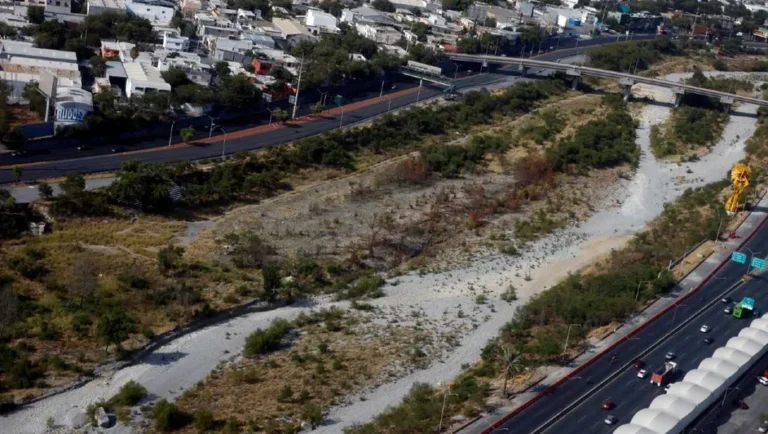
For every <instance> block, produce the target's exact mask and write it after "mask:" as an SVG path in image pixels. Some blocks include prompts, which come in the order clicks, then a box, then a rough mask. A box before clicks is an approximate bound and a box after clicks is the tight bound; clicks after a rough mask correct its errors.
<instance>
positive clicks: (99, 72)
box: [88, 56, 107, 77]
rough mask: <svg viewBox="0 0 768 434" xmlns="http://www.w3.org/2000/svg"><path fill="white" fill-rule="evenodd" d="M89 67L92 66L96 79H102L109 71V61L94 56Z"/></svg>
mask: <svg viewBox="0 0 768 434" xmlns="http://www.w3.org/2000/svg"><path fill="white" fill-rule="evenodd" d="M88 65H90V67H91V71H92V72H93V75H94V76H95V77H101V76H103V75H104V73H105V72H106V71H107V61H106V60H104V59H102V58H101V56H92V57H91V58H90V59H88Z"/></svg>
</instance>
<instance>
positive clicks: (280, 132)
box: [0, 34, 656, 184]
mask: <svg viewBox="0 0 768 434" xmlns="http://www.w3.org/2000/svg"><path fill="white" fill-rule="evenodd" d="M655 37H656V35H647V34H646V35H634V36H633V37H632V40H645V39H653V38H655ZM625 39H626V37H625V36H622V37H621V40H622V41H623V40H625ZM616 40H617V38H616V37H615V36H610V37H597V38H593V39H589V40H582V41H579V42H578V47H576V40H574V39H571V40H567V39H563V40H562V41H559V42H556V41H555V40H552V41H548V42H549V43H550V44H557V46H558V50H554V51H549V52H546V53H544V54H540V55H537V56H534V58H536V59H539V60H556V59H560V58H564V57H568V56H572V55H575V54H578V53H581V52H583V51H584V50H583V49H584V48H586V47H594V46H596V45H603V44H609V43H614V42H616ZM552 46H554V45H552ZM543 48H547V42H546V41H545V43H544V44H543ZM528 54H530V52H529V53H528ZM510 71H515V68H513V67H507V68H500V69H499V70H498V71H492V72H491V73H483V74H475V75H470V76H468V77H459V80H457V81H456V88H457V89H458V90H465V89H472V88H479V87H483V86H488V85H491V84H493V83H497V82H499V81H502V80H507V81H510V80H517V79H520V78H519V77H516V76H514V77H511V74H512V72H510ZM526 79H530V77H528V78H526ZM413 86H414V84H413V83H411V84H410V87H413ZM407 87H408V85H401V86H400V87H399V89H397V90H396V92H398V91H401V90H403V89H405V88H407ZM442 91H443V89H442V88H439V87H434V88H433V87H430V86H424V87H423V88H422V90H421V94H420V95H419V99H420V100H426V99H429V98H433V97H435V96H438V95H440V94H441V93H442ZM388 93H392V92H388ZM367 95H368V96H369V97H370V96H378V93H377V92H373V93H371V92H368V93H367ZM386 95H387V93H385V96H386ZM416 98H417V95H416V93H413V94H409V95H403V96H399V97H393V98H391V104H390V100H389V99H387V98H385V99H384V100H382V101H381V102H376V103H373V104H370V105H368V106H365V107H361V108H358V109H353V110H350V111H348V112H345V113H344V125H350V124H353V123H355V122H360V121H363V120H365V119H369V118H371V117H375V116H378V115H381V114H383V113H386V112H387V110H388V109H390V108H391V109H393V110H394V109H397V108H402V107H406V106H408V105H410V104H413V103H414V102H416ZM305 105H307V104H305ZM306 110H307V108H304V109H303V111H301V112H300V114H301V115H304V114H307V112H306ZM266 123H267V122H266V120H265V119H257V120H255V121H254V122H251V123H249V124H248V125H244V126H240V128H237V127H233V128H230V127H229V126H227V128H226V130H227V132H228V133H233V132H236V131H238V130H240V129H243V128H245V127H253V126H257V125H263V124H266ZM339 123H340V119H339V116H325V117H320V118H317V119H314V120H311V121H308V122H304V123H301V124H298V125H292V126H290V127H286V128H276V129H275V130H273V131H268V132H265V133H260V134H256V135H251V136H246V137H241V138H237V139H228V140H227V142H226V150H225V152H226V153H227V154H232V153H235V152H239V151H252V150H255V149H259V148H262V147H265V146H270V145H275V144H280V143H285V142H288V141H292V140H296V139H300V138H304V137H308V136H311V135H315V134H318V133H321V132H323V131H328V130H331V129H334V128H338V126H339ZM204 133H205V132H201V133H199V135H198V136H197V137H196V139H199V138H201V137H206V134H204ZM165 143H167V139H166V138H159V139H153V140H147V141H143V142H141V143H136V144H134V145H131V146H127V150H128V151H137V150H146V152H130V153H126V154H111V153H110V149H111V148H112V145H110V144H105V146H103V147H96V148H94V149H92V150H88V151H85V152H79V151H77V149H76V147H75V146H69V147H62V148H57V149H51V150H50V153H48V154H43V155H30V156H26V157H12V156H11V155H10V154H0V166H7V167H6V168H0V184H5V183H11V182H14V181H16V178H15V177H14V175H13V172H12V170H11V169H10V166H11V165H16V164H18V165H25V164H29V163H33V162H35V163H37V162H40V161H45V163H44V164H36V165H31V166H24V167H23V173H22V177H21V180H22V181H35V180H39V179H46V178H54V177H61V176H64V175H66V174H68V173H95V172H105V171H112V170H116V169H118V168H119V167H120V164H122V162H124V161H127V160H130V159H140V160H142V161H145V162H149V163H157V162H169V161H182V160H196V159H205V158H213V157H217V156H220V155H221V152H222V147H223V145H224V143H223V141H222V142H221V143H217V144H212V145H205V146H193V147H174V148H167V149H157V147H162V146H163V145H164V144H165ZM149 148H154V149H151V150H150V149H149Z"/></svg>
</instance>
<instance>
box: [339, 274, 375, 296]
mask: <svg viewBox="0 0 768 434" xmlns="http://www.w3.org/2000/svg"><path fill="white" fill-rule="evenodd" d="M384 283H385V281H384V278H383V277H381V276H379V275H372V276H365V277H361V278H360V279H359V280H358V281H357V283H355V284H354V285H353V286H352V287H351V288H348V289H347V290H345V291H342V292H341V293H339V295H338V298H339V299H341V300H349V299H361V298H379V297H383V296H384V292H383V291H382V290H381V289H380V288H381V286H383V285H384Z"/></svg>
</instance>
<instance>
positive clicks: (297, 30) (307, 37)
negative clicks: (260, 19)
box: [272, 18, 315, 45]
mask: <svg viewBox="0 0 768 434" xmlns="http://www.w3.org/2000/svg"><path fill="white" fill-rule="evenodd" d="M272 23H273V24H274V25H275V27H277V28H278V30H280V33H281V35H282V38H283V39H285V40H286V41H287V42H288V44H289V45H296V44H298V43H299V42H301V41H312V40H314V39H315V38H314V37H313V36H312V34H311V33H310V32H309V30H307V28H306V27H304V25H303V24H301V23H300V22H298V21H295V20H289V19H286V18H273V19H272Z"/></svg>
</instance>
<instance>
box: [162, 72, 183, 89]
mask: <svg viewBox="0 0 768 434" xmlns="http://www.w3.org/2000/svg"><path fill="white" fill-rule="evenodd" d="M160 75H162V76H163V80H165V82H166V83H168V84H170V85H171V88H173V89H176V87H178V86H181V85H185V84H189V83H191V82H190V81H189V78H188V77H187V73H186V72H184V70H183V69H181V68H176V67H172V68H168V70H167V71H163V72H162V73H160Z"/></svg>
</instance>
